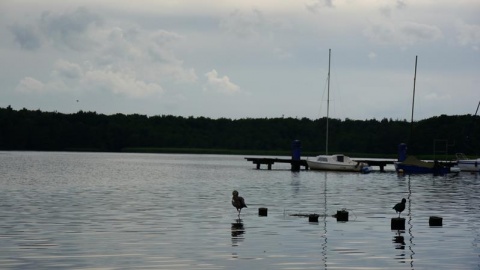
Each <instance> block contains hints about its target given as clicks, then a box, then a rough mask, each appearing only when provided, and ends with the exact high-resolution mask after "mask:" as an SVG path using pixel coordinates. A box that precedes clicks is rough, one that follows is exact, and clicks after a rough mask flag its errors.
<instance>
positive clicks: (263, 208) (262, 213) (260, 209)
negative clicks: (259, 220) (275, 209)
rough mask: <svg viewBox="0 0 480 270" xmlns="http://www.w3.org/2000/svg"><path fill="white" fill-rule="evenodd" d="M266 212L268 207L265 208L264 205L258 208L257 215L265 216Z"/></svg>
mask: <svg viewBox="0 0 480 270" xmlns="http://www.w3.org/2000/svg"><path fill="white" fill-rule="evenodd" d="M267 214H268V208H265V207H261V208H258V215H259V216H261V217H266V216H267Z"/></svg>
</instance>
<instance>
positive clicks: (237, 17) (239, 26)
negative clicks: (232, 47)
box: [220, 9, 266, 38]
mask: <svg viewBox="0 0 480 270" xmlns="http://www.w3.org/2000/svg"><path fill="white" fill-rule="evenodd" d="M265 24H266V22H265V18H264V16H263V13H262V12H261V11H260V10H258V9H253V10H252V12H251V13H242V12H241V11H240V10H235V11H233V12H232V13H230V14H229V16H228V17H226V18H224V19H223V20H222V21H221V22H220V28H221V29H223V30H224V31H226V32H228V33H231V34H234V35H236V36H238V37H241V38H247V37H252V36H253V37H256V36H259V35H260V33H259V32H260V31H261V29H262V28H263V27H264V25H265Z"/></svg>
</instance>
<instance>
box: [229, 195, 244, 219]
mask: <svg viewBox="0 0 480 270" xmlns="http://www.w3.org/2000/svg"><path fill="white" fill-rule="evenodd" d="M232 195H233V197H232V205H233V207H235V208H237V211H238V216H240V212H241V211H242V208H244V207H245V208H247V205H246V204H245V200H244V199H243V197H240V196H238V191H236V190H234V191H233V192H232Z"/></svg>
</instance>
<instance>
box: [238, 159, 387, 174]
mask: <svg viewBox="0 0 480 270" xmlns="http://www.w3.org/2000/svg"><path fill="white" fill-rule="evenodd" d="M245 159H246V160H247V161H251V162H253V164H255V165H256V167H257V170H259V169H260V165H267V169H268V170H271V169H272V165H273V164H275V163H289V164H291V165H292V168H294V166H295V165H296V166H298V168H301V167H302V166H303V167H304V169H305V170H308V169H309V168H308V164H307V160H306V159H300V160H292V159H288V158H258V157H246V158H245ZM352 160H353V161H356V162H363V163H367V164H368V165H369V166H372V167H373V166H378V167H379V168H380V171H381V172H384V171H385V166H387V165H393V163H394V162H395V160H394V159H357V158H352Z"/></svg>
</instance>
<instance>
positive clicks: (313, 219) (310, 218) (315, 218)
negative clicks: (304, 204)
mask: <svg viewBox="0 0 480 270" xmlns="http://www.w3.org/2000/svg"><path fill="white" fill-rule="evenodd" d="M319 216H320V215H317V214H310V215H308V222H318V217H319Z"/></svg>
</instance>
